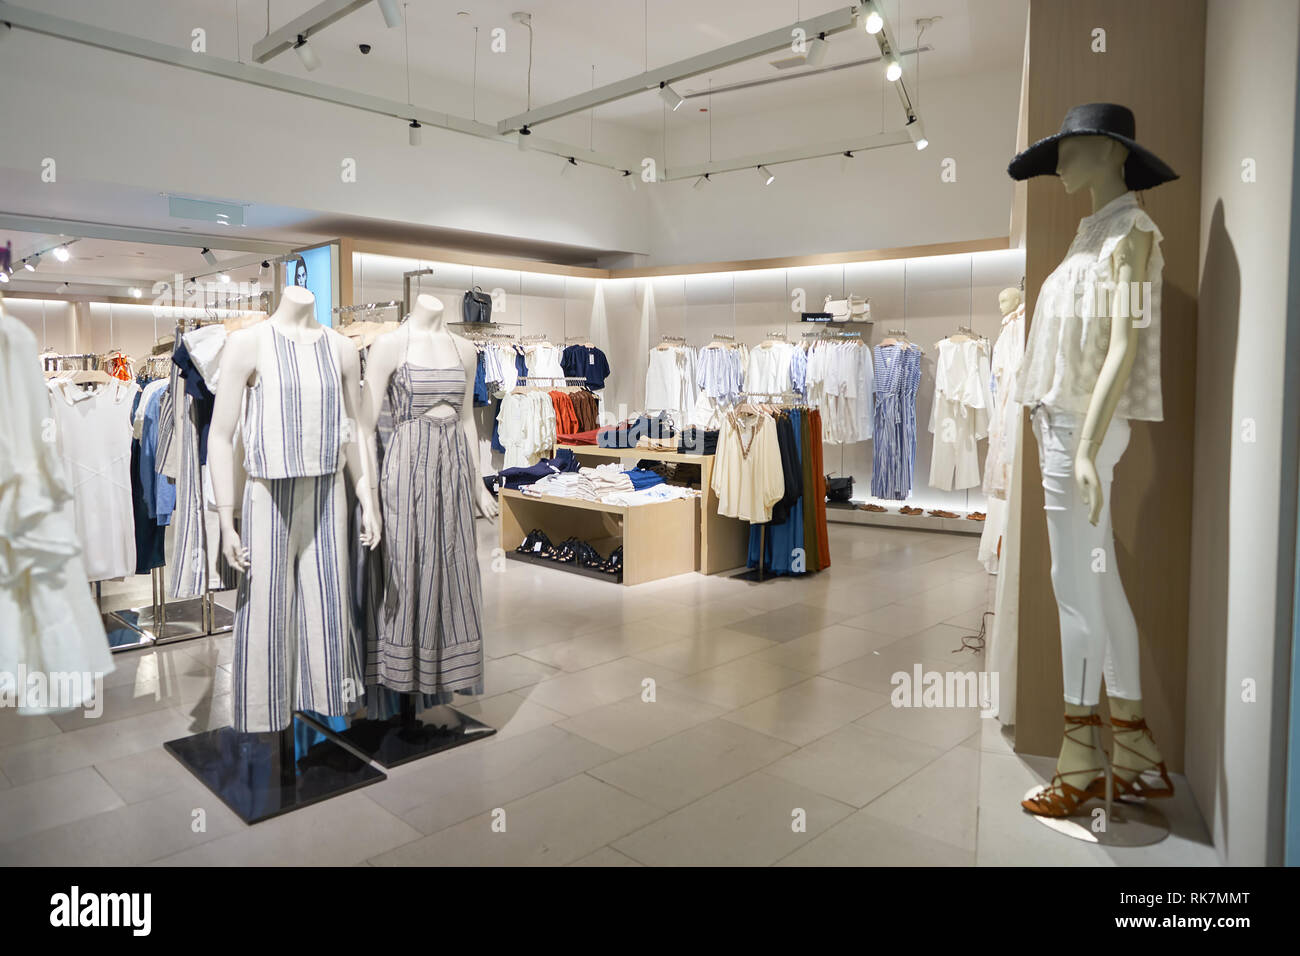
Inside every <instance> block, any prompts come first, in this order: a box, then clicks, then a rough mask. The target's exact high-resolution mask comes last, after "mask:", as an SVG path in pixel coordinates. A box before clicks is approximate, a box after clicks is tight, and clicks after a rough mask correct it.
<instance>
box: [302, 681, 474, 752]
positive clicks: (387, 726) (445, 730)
mask: <svg viewBox="0 0 1300 956" xmlns="http://www.w3.org/2000/svg"><path fill="white" fill-rule="evenodd" d="M410 699H411V698H410V696H409V695H408V696H407V697H406V698H405V700H406V701H409V700H410ZM307 719H308V722H309V723H313V726H315V727H317V728H318V729H319V730H320V731H322V732H323V733H325V734H326V735H327V736H329V737H330V738H331V739H333V740H336V741H338V742H339V743H340V744H342V745H343V746H344V747H346V748H347V749H348V750H350V751H352V752H353V753H355V754H357V755H358V756H360V757H362V758H364V759H366V760H368V761H373V762H374V763H377V764H379V766H381V767H398V766H401V765H402V764H404V763H409V762H410V761H412V760H419V759H420V758H421V757H428V756H430V755H431V754H436V753H441V752H442V751H444V750H451V749H452V748H453V747H461V746H464V745H465V744H469V743H473V742H474V741H476V740H483V739H486V738H487V737H491V736H492V735H493V734H495V733H496V728H494V727H489V726H488V725H487V724H485V723H482V722H481V721H478V720H475V719H474V718H473V717H467V716H466V715H465V714H462V713H461V712H460V711H458V710H455V709H454V708H452V707H449V706H447V705H446V704H442V705H439V706H437V707H430V708H428V709H427V710H424V711H421V712H419V713H416V712H415V711H414V709H412V708H411V707H408V706H406V705H405V704H404V705H403V709H402V712H401V713H398V714H394V715H393V716H392V717H390V718H388V719H387V720H369V719H364V718H363V719H359V720H353V721H352V723H351V725H350V726H349V727H348V729H347V730H330V729H329V728H328V727H326V726H324V725H323V724H316V723H314V722H312V721H310V718H307Z"/></svg>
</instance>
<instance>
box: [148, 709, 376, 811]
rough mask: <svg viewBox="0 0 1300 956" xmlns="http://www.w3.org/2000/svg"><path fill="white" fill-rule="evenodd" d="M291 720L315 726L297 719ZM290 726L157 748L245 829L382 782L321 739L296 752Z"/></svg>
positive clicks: (221, 731)
mask: <svg viewBox="0 0 1300 956" xmlns="http://www.w3.org/2000/svg"><path fill="white" fill-rule="evenodd" d="M293 720H294V721H295V722H296V721H304V722H305V723H306V724H307V725H308V726H310V727H312V728H315V727H316V726H317V725H316V724H314V723H312V722H311V721H309V720H307V718H305V717H304V716H303V715H302V714H299V713H295V714H294V716H293ZM294 727H295V723H292V722H291V723H290V724H289V726H288V727H286V728H285V729H284V730H282V731H280V732H279V733H265V734H241V733H237V732H236V731H234V730H232V729H231V728H230V727H220V728H218V729H216V730H209V731H205V732H204V733H201V734H195V735H193V736H192V737H181V738H179V739H177V740H169V741H167V742H166V743H165V744H164V745H163V746H164V747H165V748H166V749H167V752H168V753H170V754H171V755H172V756H173V757H175V758H176V759H177V760H179V761H180V762H181V763H182V764H183V765H184V766H185V769H186V770H188V771H189V772H190V773H192V774H194V776H196V777H198V778H199V780H200V781H201V782H202V783H203V785H204V786H205V787H207V788H208V789H209V790H211V791H212V792H213V793H215V794H216V795H217V796H218V797H220V798H221V802H222V803H224V804H225V805H226V806H228V807H229V808H230V809H231V810H233V811H234V812H235V813H236V814H238V815H239V817H240V819H242V820H243V821H244V822H245V823H259V822H261V821H262V820H269V819H270V818H271V817H276V816H279V815H280V814H282V813H289V812H290V811H293V810H299V809H301V808H302V807H306V806H310V805H311V804H313V803H320V802H321V801H322V800H328V799H329V798H330V797H337V796H340V795H341V794H344V793H349V792H350V791H352V790H357V789H359V788H361V787H365V786H369V785H370V784H372V783H378V782H379V781H380V780H386V779H387V776H386V775H385V774H384V773H382V772H381V771H379V770H378V769H376V768H374V767H372V766H370V765H369V764H368V763H367V762H366V761H365V760H363V759H361V758H360V757H358V756H357V755H356V754H354V753H352V752H350V751H348V750H346V749H344V748H343V747H340V746H339V745H338V744H337V743H335V742H334V741H332V740H330V739H328V738H326V739H325V740H320V741H317V742H316V743H314V744H313V745H312V746H311V747H310V748H309V749H308V750H307V752H306V753H304V754H301V755H299V754H298V753H297V752H296V743H295V740H294Z"/></svg>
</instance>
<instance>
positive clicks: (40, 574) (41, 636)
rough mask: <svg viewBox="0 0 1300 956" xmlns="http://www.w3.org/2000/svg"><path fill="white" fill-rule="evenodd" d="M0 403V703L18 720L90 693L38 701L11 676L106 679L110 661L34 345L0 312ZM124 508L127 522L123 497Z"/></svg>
mask: <svg viewBox="0 0 1300 956" xmlns="http://www.w3.org/2000/svg"><path fill="white" fill-rule="evenodd" d="M0 403H3V406H4V410H5V412H4V415H0V700H6V699H13V695H16V702H17V704H18V708H17V709H18V712H19V713H20V714H42V713H51V712H54V711H58V710H64V709H68V708H70V707H77V706H81V705H83V704H84V703H85V702H86V698H87V697H89V696H90V694H91V692H93V687H91V686H84V685H81V684H80V683H79V682H73V683H72V684H69V685H67V689H68V690H70V691H75V692H77V693H76V694H75V695H74V699H63V700H58V701H54V700H46V701H41V700H39V699H33V698H31V697H29V696H27V695H26V694H25V691H26V690H27V689H26V688H24V687H21V686H17V675H19V674H20V673H22V672H23V671H24V670H25V671H26V672H27V673H33V672H40V673H45V674H51V673H64V674H78V675H80V674H91V675H94V674H106V673H109V672H110V671H112V670H113V659H112V654H111V653H110V651H109V647H108V639H107V638H106V637H105V636H104V626H103V623H102V620H101V618H100V615H99V611H98V609H97V608H96V607H95V602H94V599H93V598H92V597H91V594H90V586H89V584H88V579H87V577H86V571H85V567H84V566H83V564H82V561H81V555H80V553H79V552H80V545H79V542H78V540H77V535H76V532H75V530H74V528H73V519H72V514H71V500H72V490H71V488H70V487H69V485H68V481H67V477H66V475H65V473H64V471H63V466H62V463H61V462H60V461H59V458H58V455H57V454H56V451H55V447H54V444H53V442H51V441H50V440H49V439H50V437H51V436H50V435H48V434H47V430H48V426H47V423H48V421H49V420H50V418H51V416H52V414H53V413H52V410H51V404H50V395H49V393H48V391H47V390H46V387H45V382H44V381H43V380H42V379H41V371H40V364H39V362H38V361H37V359H36V340H35V339H34V338H33V337H32V334H31V332H30V331H28V330H27V328H26V327H25V326H23V325H21V324H20V323H19V322H17V321H16V320H14V319H10V318H7V317H6V316H5V315H4V314H3V313H2V312H0ZM128 411H129V406H128ZM128 434H129V432H128ZM128 445H129V440H128ZM127 508H128V516H129V514H130V511H129V509H130V499H129V498H128V499H127Z"/></svg>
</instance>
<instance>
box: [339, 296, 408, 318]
mask: <svg viewBox="0 0 1300 956" xmlns="http://www.w3.org/2000/svg"><path fill="white" fill-rule="evenodd" d="M401 307H402V303H401V302H398V301H397V300H396V299H392V300H390V301H388V302H365V303H362V304H361V305H339V306H335V307H334V308H333V309H332V310H331V311H332V312H333V313H334V314H335V315H353V314H355V313H357V312H382V311H385V310H387V309H400V308H401Z"/></svg>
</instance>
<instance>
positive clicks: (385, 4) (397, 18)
mask: <svg viewBox="0 0 1300 956" xmlns="http://www.w3.org/2000/svg"><path fill="white" fill-rule="evenodd" d="M376 2H377V3H378V4H379V12H380V13H382V14H383V15H384V25H385V26H386V27H388V29H390V30H392V29H393V28H394V27H400V26H401V25H402V8H401V7H399V6H398V5H397V0H376Z"/></svg>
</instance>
